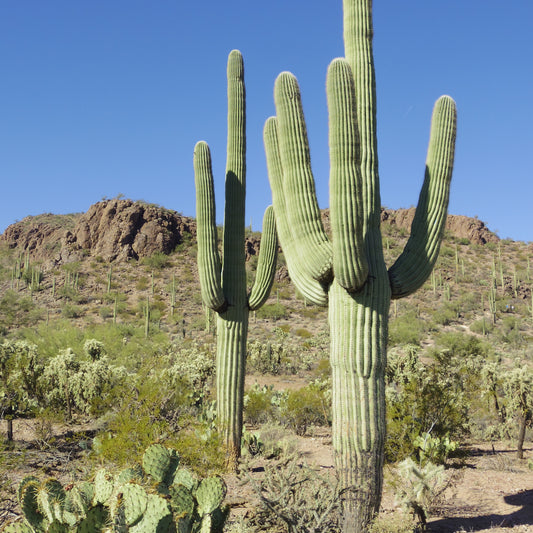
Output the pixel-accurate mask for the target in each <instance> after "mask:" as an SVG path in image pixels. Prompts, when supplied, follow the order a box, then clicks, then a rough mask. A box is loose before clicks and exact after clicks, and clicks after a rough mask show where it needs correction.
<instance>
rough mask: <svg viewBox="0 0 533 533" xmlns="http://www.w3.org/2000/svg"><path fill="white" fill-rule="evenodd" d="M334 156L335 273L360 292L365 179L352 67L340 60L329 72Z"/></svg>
mask: <svg viewBox="0 0 533 533" xmlns="http://www.w3.org/2000/svg"><path fill="white" fill-rule="evenodd" d="M326 87H327V94H328V107H329V122H330V123H329V154H330V169H331V170H330V180H329V196H330V220H331V232H332V237H333V272H334V274H335V280H336V281H337V282H338V284H339V285H340V286H341V287H343V288H344V289H346V290H347V291H348V292H356V291H358V290H359V289H361V287H362V286H363V285H364V283H365V281H366V278H367V276H368V263H367V259H366V250H365V244H364V240H365V238H364V237H365V236H364V230H363V227H364V226H363V220H364V218H363V216H364V203H363V202H364V199H363V192H362V191H363V184H362V178H361V170H360V165H361V159H360V143H359V133H358V130H357V111H356V108H355V87H354V81H353V76H352V72H351V68H350V65H349V64H348V62H347V61H346V60H344V59H336V60H335V61H333V62H332V63H331V65H330V66H329V69H328V77H327V84H326Z"/></svg>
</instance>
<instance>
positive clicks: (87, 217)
mask: <svg viewBox="0 0 533 533" xmlns="http://www.w3.org/2000/svg"><path fill="white" fill-rule="evenodd" d="M65 217H67V216H65ZM65 217H61V216H54V215H40V216H38V217H27V218H25V219H24V220H23V221H21V222H19V223H16V224H12V225H11V226H9V227H8V228H7V229H6V231H5V232H4V234H3V235H1V236H0V242H2V241H4V242H6V243H7V245H8V246H9V247H10V248H18V249H19V250H20V251H21V253H23V252H24V253H25V252H29V253H30V255H31V257H32V258H33V259H34V260H35V259H40V260H45V261H51V262H53V263H55V264H58V263H65V262H69V261H75V260H77V259H79V258H81V257H82V256H84V255H91V256H100V257H101V258H102V259H104V260H105V261H125V260H128V259H139V258H142V257H149V256H150V255H152V254H153V253H154V252H162V253H166V254H168V253H170V252H172V250H174V248H175V247H176V246H177V245H178V244H180V243H181V242H183V238H184V235H185V234H186V233H188V234H191V235H195V234H196V225H195V223H194V221H193V220H192V219H190V218H187V217H182V216H181V215H179V214H178V213H176V212H175V211H170V210H167V209H163V208H161V207H157V206H153V205H147V204H143V203H140V202H133V201H132V200H118V199H114V200H106V201H103V202H98V203H96V204H94V205H92V206H91V207H90V208H89V210H88V211H87V212H86V213H84V214H82V215H75V216H70V215H69V217H70V219H68V221H69V223H68V224H65V220H66V218H65Z"/></svg>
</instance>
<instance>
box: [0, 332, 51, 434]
mask: <svg viewBox="0 0 533 533" xmlns="http://www.w3.org/2000/svg"><path fill="white" fill-rule="evenodd" d="M42 370H43V365H42V364H41V362H40V359H39V354H38V352H37V346H36V345H35V344H31V343H29V342H26V341H9V340H6V341H4V342H3V343H2V344H0V415H1V417H3V418H4V419H5V420H6V421H7V439H8V440H13V419H15V418H17V417H19V416H22V415H27V414H28V413H30V412H31V411H32V410H33V409H34V408H35V407H36V406H37V401H38V399H39V396H40V388H39V384H38V379H39V375H40V374H41V372H42Z"/></svg>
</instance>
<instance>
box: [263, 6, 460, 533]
mask: <svg viewBox="0 0 533 533" xmlns="http://www.w3.org/2000/svg"><path fill="white" fill-rule="evenodd" d="M343 6H344V44H345V55H346V59H336V60H334V61H333V62H332V63H331V65H330V67H329V70H328V77H327V82H326V85H327V94H328V107H329V116H330V124H329V144H330V162H331V171H330V220H331V233H332V238H331V240H330V238H329V237H328V236H327V235H326V233H325V231H324V229H323V225H322V222H321V218H320V210H319V208H318V203H317V200H316V195H315V186H314V179H313V175H312V172H311V163H310V154H309V145H308V141H307V132H306V126H305V119H304V115H303V109H302V103H301V96H300V89H299V86H298V83H297V81H296V79H295V78H294V76H293V75H292V74H290V73H288V72H284V73H282V74H280V75H279V76H278V78H277V80H276V84H275V89H274V99H275V104H276V116H275V117H271V118H270V119H268V121H267V122H266V125H265V129H264V138H265V149H266V153H267V163H268V169H269V177H270V183H271V188H272V196H273V205H274V210H275V215H276V224H277V227H278V235H279V239H280V243H281V246H282V248H283V251H284V253H285V257H286V260H287V266H288V269H289V274H290V276H291V279H292V281H293V282H294V284H295V285H296V287H297V288H298V289H299V291H300V292H301V293H302V294H303V295H304V296H305V298H306V299H307V300H308V301H310V302H313V303H315V304H318V305H328V306H329V325H330V331H331V351H330V361H331V367H332V394H333V447H334V450H335V460H336V466H337V471H338V473H339V475H340V476H341V478H342V480H343V486H344V487H346V488H349V487H351V488H353V489H355V490H353V491H349V492H348V493H347V494H349V495H350V496H353V497H347V499H346V502H345V508H344V513H345V526H344V527H345V531H354V532H357V533H361V532H363V531H366V530H367V528H368V524H369V522H370V521H371V520H372V518H373V516H374V514H375V513H376V512H377V511H378V509H379V504H380V500H381V492H382V483H383V459H384V443H385V381H384V375H385V366H386V347H387V327H388V316H389V307H390V301H391V298H402V297H404V296H407V295H409V294H411V293H413V292H414V291H416V290H417V289H418V288H419V287H420V286H421V285H422V284H423V283H424V282H425V280H426V279H427V277H428V276H429V274H430V272H431V270H432V268H433V265H434V264H435V261H436V259H437V256H438V252H439V247H440V241H441V236H442V232H443V229H444V224H445V221H446V212H447V207H448V199H449V188H450V180H451V174H452V167H453V159H454V146H455V131H456V109H455V103H454V101H453V100H452V99H451V98H450V97H448V96H443V97H441V98H440V99H439V100H438V101H437V103H436V104H435V107H434V111H433V119H432V126H431V133H430V142H429V148H428V154H427V159H426V170H425V178H424V183H423V186H422V190H421V193H420V197H419V202H418V207H417V209H416V213H415V217H414V220H413V223H412V227H411V236H410V238H409V241H408V242H407V245H406V247H405V249H404V251H403V253H402V254H401V255H400V257H399V258H398V259H397V260H396V262H395V263H394V264H393V265H392V266H391V267H390V268H387V266H386V264H385V261H384V256H383V246H382V238H381V232H380V223H381V218H380V217H381V201H380V192H379V176H378V158H377V135H376V104H375V102H376V86H375V74H374V64H373V57H372V34H373V30H372V2H371V0H344V1H343Z"/></svg>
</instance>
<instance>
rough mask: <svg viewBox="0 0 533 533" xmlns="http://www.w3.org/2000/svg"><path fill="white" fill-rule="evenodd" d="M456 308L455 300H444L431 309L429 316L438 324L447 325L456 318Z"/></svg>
mask: <svg viewBox="0 0 533 533" xmlns="http://www.w3.org/2000/svg"><path fill="white" fill-rule="evenodd" d="M458 309H459V307H458V303H457V302H446V303H445V304H443V305H441V306H440V307H439V308H438V309H436V310H435V311H433V313H432V315H431V318H432V319H433V321H434V322H435V324H437V325H439V326H448V325H449V324H452V323H453V322H455V321H456V320H457V318H458Z"/></svg>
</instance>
